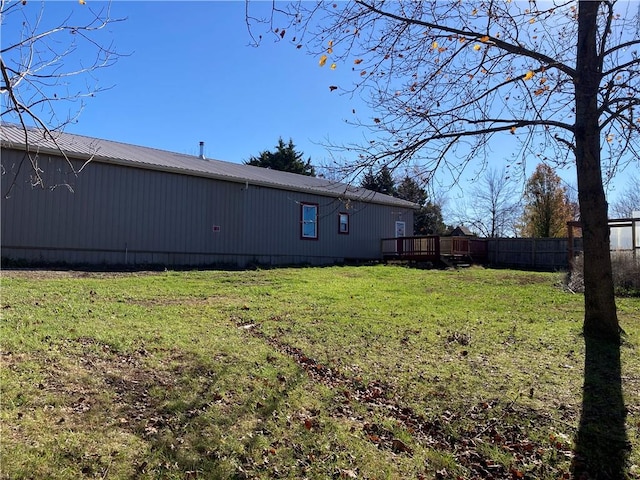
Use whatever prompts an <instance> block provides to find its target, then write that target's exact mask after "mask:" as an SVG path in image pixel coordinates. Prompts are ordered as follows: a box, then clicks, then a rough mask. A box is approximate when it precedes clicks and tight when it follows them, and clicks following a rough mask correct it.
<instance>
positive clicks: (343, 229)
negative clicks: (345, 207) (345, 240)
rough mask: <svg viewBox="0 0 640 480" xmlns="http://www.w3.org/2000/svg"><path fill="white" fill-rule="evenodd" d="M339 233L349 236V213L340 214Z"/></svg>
mask: <svg viewBox="0 0 640 480" xmlns="http://www.w3.org/2000/svg"><path fill="white" fill-rule="evenodd" d="M338 233H341V234H343V235H347V234H349V214H348V213H339V214H338Z"/></svg>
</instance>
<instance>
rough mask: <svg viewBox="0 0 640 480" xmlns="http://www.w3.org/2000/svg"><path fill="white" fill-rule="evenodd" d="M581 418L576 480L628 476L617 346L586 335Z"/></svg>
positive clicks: (573, 469)
mask: <svg viewBox="0 0 640 480" xmlns="http://www.w3.org/2000/svg"><path fill="white" fill-rule="evenodd" d="M584 338H585V345H586V352H585V365H584V387H583V393H582V415H581V417H580V426H579V429H578V433H577V436H576V439H575V458H574V462H573V466H572V473H573V477H574V478H575V479H580V480H587V479H606V480H609V479H616V480H619V479H624V478H628V477H627V469H626V465H627V458H628V455H629V448H630V447H629V443H628V440H627V435H626V430H625V418H626V408H625V406H624V400H623V397H622V378H621V368H620V345H617V344H614V343H612V342H606V341H602V340H599V339H595V338H592V337H589V336H586V335H585V337H584Z"/></svg>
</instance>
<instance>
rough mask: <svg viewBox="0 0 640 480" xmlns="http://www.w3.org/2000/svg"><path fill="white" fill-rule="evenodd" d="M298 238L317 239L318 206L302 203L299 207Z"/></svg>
mask: <svg viewBox="0 0 640 480" xmlns="http://www.w3.org/2000/svg"><path fill="white" fill-rule="evenodd" d="M301 217H302V219H301V222H300V228H301V230H300V236H301V237H302V238H306V239H317V238H318V205H317V204H315V203H303V204H302V205H301Z"/></svg>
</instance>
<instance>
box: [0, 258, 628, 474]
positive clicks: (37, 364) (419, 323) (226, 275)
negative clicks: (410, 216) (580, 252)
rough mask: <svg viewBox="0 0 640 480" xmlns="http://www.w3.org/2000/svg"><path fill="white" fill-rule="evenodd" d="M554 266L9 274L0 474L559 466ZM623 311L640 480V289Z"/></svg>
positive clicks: (572, 311)
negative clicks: (535, 269) (548, 269)
mask: <svg viewBox="0 0 640 480" xmlns="http://www.w3.org/2000/svg"><path fill="white" fill-rule="evenodd" d="M561 284H562V275H561V274H550V273H531V272H517V271H509V270H484V269H479V268H478V269H476V268H472V269H464V270H459V271H438V270H417V269H409V268H403V267H399V266H383V265H380V266H371V267H331V268H292V269H274V270H257V271H233V272H228V271H203V272H158V273H131V274H128V273H127V274H109V273H78V272H75V273H73V272H37V271H35V272H20V271H16V272H11V271H4V272H3V273H2V305H1V306H2V310H1V312H2V320H1V324H0V327H1V330H0V338H1V342H2V344H1V347H2V348H1V358H2V370H1V372H2V376H1V379H0V381H1V385H0V386H1V397H0V400H1V410H0V414H1V418H0V421H1V426H2V427H1V428H2V430H1V432H0V442H1V444H0V447H1V448H0V458H1V463H0V478H6V479H21V478H25V479H26V478H38V479H39V478H59V479H66V478H68V479H77V478H114V479H115V478H148V479H155V478H175V479H185V478H203V479H212V478H213V479H215V478H221V479H222V478H224V479H226V478H234V479H243V478H263V479H271V478H292V479H293V478H296V479H297V478H310V479H312V478H315V479H325V478H369V479H374V478H375V479H383V478H391V479H396V478H397V479H411V478H413V479H421V478H422V479H432V478H443V479H445V478H446V479H449V478H450V479H458V478H462V479H467V478H496V479H517V478H531V479H559V478H569V476H568V475H569V471H570V469H571V462H572V459H573V457H574V453H573V451H574V439H575V438H576V433H577V429H578V424H579V421H580V413H581V405H582V401H583V397H582V390H583V388H582V387H583V369H584V362H585V342H584V339H583V337H582V335H581V321H582V315H583V298H582V296H581V295H576V294H572V293H568V292H566V291H564V290H563V289H562V285H561ZM618 311H619V319H620V322H621V325H622V327H623V328H624V330H625V331H626V333H627V336H626V337H625V341H624V343H623V345H622V347H621V348H620V358H621V365H622V374H621V378H622V391H623V398H624V402H625V405H626V408H627V416H626V437H627V440H628V441H629V442H630V445H631V450H630V453H629V462H628V476H629V477H630V478H640V433H639V431H640V358H639V356H638V345H639V342H638V339H639V338H640V299H638V298H620V299H619V300H618ZM603 427H604V429H605V430H606V427H607V426H606V425H603ZM619 433H620V432H619Z"/></svg>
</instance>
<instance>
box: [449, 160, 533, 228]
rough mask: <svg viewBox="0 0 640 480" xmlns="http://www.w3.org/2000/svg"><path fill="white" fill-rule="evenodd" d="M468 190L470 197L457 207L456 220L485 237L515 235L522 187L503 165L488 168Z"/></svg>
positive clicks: (520, 210)
mask: <svg viewBox="0 0 640 480" xmlns="http://www.w3.org/2000/svg"><path fill="white" fill-rule="evenodd" d="M469 193H470V198H471V199H472V200H471V201H469V202H463V204H462V205H459V208H458V211H459V214H458V218H457V220H458V221H459V222H460V223H463V224H465V225H467V226H469V227H471V228H472V229H473V230H475V231H476V232H478V233H479V234H480V235H482V236H484V237H489V238H496V237H505V236H512V235H515V234H516V224H517V222H518V218H519V216H520V214H521V212H522V206H521V204H520V203H521V202H520V199H521V197H522V189H521V188H520V187H519V186H518V184H517V183H516V182H514V181H512V180H511V179H510V178H509V176H508V175H507V169H506V168H503V169H502V170H498V169H496V168H488V169H487V170H486V171H485V173H484V175H483V176H482V177H481V178H480V179H478V181H477V182H476V183H474V186H473V187H472V188H471V189H470V192H469Z"/></svg>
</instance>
